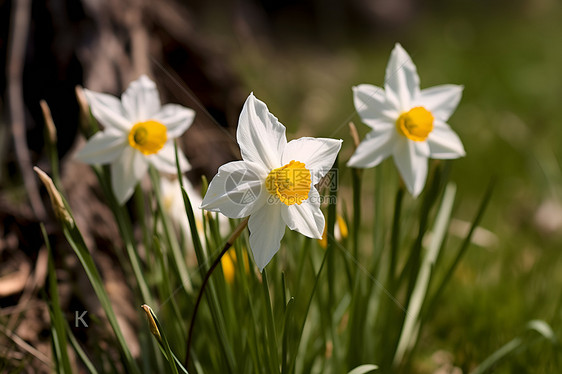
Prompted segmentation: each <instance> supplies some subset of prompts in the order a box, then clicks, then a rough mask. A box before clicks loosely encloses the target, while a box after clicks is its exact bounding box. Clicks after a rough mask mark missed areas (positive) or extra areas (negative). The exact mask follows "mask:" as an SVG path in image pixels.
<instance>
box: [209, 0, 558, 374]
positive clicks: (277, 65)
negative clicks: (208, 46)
mask: <svg viewBox="0 0 562 374" xmlns="http://www.w3.org/2000/svg"><path fill="white" fill-rule="evenodd" d="M355 3H357V2H355ZM365 3H368V2H365ZM397 4H398V5H392V2H384V1H375V2H372V3H370V5H372V7H373V8H376V7H377V6H378V7H379V8H380V9H379V10H381V9H382V15H381V14H380V13H381V12H379V13H376V12H374V15H373V14H370V13H368V12H366V13H365V14H363V17H359V18H353V17H357V13H361V9H367V8H354V9H355V11H356V14H355V15H352V16H350V15H349V12H346V10H348V8H347V7H345V6H341V8H340V9H339V10H338V9H336V10H335V12H334V11H333V10H332V11H330V12H329V11H327V10H326V9H324V10H323V11H324V13H322V9H323V8H322V7H323V6H330V4H328V3H325V4H322V3H321V2H320V4H316V3H314V2H313V5H318V6H317V7H316V8H315V7H312V9H310V8H306V7H303V6H302V3H301V2H297V1H294V2H287V3H286V4H284V5H282V6H281V5H280V4H277V8H274V12H273V13H272V14H273V15H272V14H270V13H267V12H268V11H270V10H271V9H270V8H267V6H266V5H269V6H270V7H271V6H273V7H274V6H275V2H264V3H263V4H262V6H263V7H258V9H260V11H262V12H266V13H265V14H266V17H262V18H261V19H262V20H265V21H264V22H262V23H260V24H258V25H257V26H256V25H255V24H244V23H242V24H241V23H240V19H241V18H245V17H235V16H233V15H232V13H231V12H230V11H229V9H228V8H221V7H216V8H213V7H207V8H206V9H204V10H201V12H200V18H199V27H200V28H201V30H203V32H204V33H208V34H209V35H212V36H213V37H214V38H216V40H218V41H219V44H218V45H217V48H224V49H225V50H227V51H228V53H229V54H230V56H231V57H232V64H233V66H234V67H235V70H236V71H237V72H238V73H239V74H240V75H241V76H242V77H243V83H244V85H245V86H246V87H247V88H248V92H249V91H253V92H254V94H255V95H256V96H257V97H258V98H260V99H261V100H263V101H265V102H266V103H267V104H268V106H269V109H270V110H271V111H272V113H274V114H275V115H276V116H277V117H278V118H279V119H280V121H281V122H282V123H283V124H285V125H286V126H287V127H288V132H289V134H288V138H289V139H291V138H295V137H300V136H325V137H339V138H342V139H344V146H343V148H342V152H341V156H340V163H344V162H345V161H347V159H348V158H349V156H350V155H351V153H352V151H353V147H352V141H351V137H350V135H349V132H348V127H347V123H348V122H349V121H350V120H352V121H354V122H355V124H356V125H357V127H358V128H359V131H360V134H361V135H364V134H365V133H366V132H367V127H366V126H365V125H363V124H361V122H360V119H359V117H358V116H357V115H356V114H355V110H354V107H353V102H352V92H351V87H352V86H353V85H357V84H360V83H370V84H374V85H377V86H382V85H383V80H384V72H385V66H386V62H387V60H388V57H389V54H390V51H391V49H392V48H393V46H394V43H396V42H400V43H401V44H402V45H403V46H404V48H405V49H406V50H407V51H408V52H409V53H410V55H411V57H412V59H413V60H414V63H415V64H416V66H417V68H418V73H419V75H420V78H421V87H422V89H423V88H426V87H431V86H434V85H439V84H446V83H454V84H462V85H464V86H465V90H464V95H463V99H462V101H461V103H460V105H459V107H458V109H457V111H456V112H455V114H454V115H453V116H452V117H451V119H450V121H449V124H450V125H451V126H452V128H453V129H454V130H455V131H456V132H457V133H458V134H459V136H460V137H461V139H462V140H463V142H464V145H465V148H466V151H467V156H466V157H465V158H463V159H460V160H456V161H454V162H453V170H452V174H451V180H452V181H454V182H455V183H456V184H457V185H458V196H457V209H456V212H455V217H456V219H457V220H459V221H470V220H471V219H472V217H473V216H474V214H475V211H476V208H477V205H478V201H479V199H480V198H481V196H482V195H483V193H484V190H485V188H486V186H487V184H488V183H489V181H490V180H491V179H492V178H495V179H496V188H495V191H494V194H493V198H492V201H491V204H490V206H489V208H488V210H487V212H486V215H485V217H484V220H483V223H482V227H483V228H485V229H487V230H489V231H491V232H492V233H493V235H486V233H483V234H482V235H477V238H479V239H481V240H483V241H484V243H483V244H484V245H473V246H472V247H471V248H470V249H469V251H468V253H467V255H466V257H465V258H464V259H463V261H462V264H461V265H460V267H459V269H458V270H457V271H456V273H455V276H454V278H453V281H452V283H451V284H450V285H449V287H448V288H447V290H446V292H445V295H444V297H443V298H442V305H441V307H440V308H439V311H438V313H437V314H436V315H435V316H434V319H433V320H432V321H431V322H430V324H429V328H427V329H426V330H425V331H424V334H423V336H422V339H421V343H420V347H419V348H420V352H421V353H422V354H421V355H420V356H421V357H422V359H421V361H420V362H419V367H418V370H419V371H420V372H427V371H432V370H434V369H435V365H436V364H435V361H436V360H437V361H439V358H436V356H434V357H433V358H432V355H433V354H434V352H436V351H439V350H444V351H447V352H450V353H451V354H452V361H453V363H454V365H456V366H459V367H461V368H462V369H463V371H465V372H467V371H468V370H470V369H471V368H473V367H474V365H475V364H477V363H480V362H482V361H483V360H484V359H485V358H486V357H487V356H488V355H489V354H491V353H492V352H494V351H495V350H496V349H498V348H500V347H501V346H502V345H503V344H505V343H506V342H508V341H509V340H511V339H512V338H514V337H516V336H518V335H520V334H522V333H523V332H524V330H525V324H526V323H527V322H528V321H530V320H532V319H543V320H545V321H547V322H548V323H550V324H551V325H552V326H553V328H554V329H555V331H556V333H557V335H558V337H559V338H560V336H561V334H560V331H561V330H560V326H561V323H560V317H561V309H560V300H561V293H562V292H561V290H562V287H561V286H562V271H561V269H562V253H561V252H560V250H561V248H562V205H561V192H562V191H561V186H562V175H561V167H560V162H561V161H560V160H561V157H562V155H561V145H562V130H561V129H562V118H561V116H560V108H561V105H562V22H561V21H562V4H561V3H560V2H558V1H554V0H539V1H532V0H528V1H432V2H423V4H422V3H421V2H420V3H419V4H418V3H416V2H407V1H402V2H398V3H397ZM309 5H310V4H309ZM340 5H341V4H340ZM356 5H357V4H356ZM364 5H365V4H364ZM397 7H398V10H396V9H394V8H397ZM400 7H401V8H400ZM358 9H359V10H358ZM338 11H341V12H342V13H341V14H340V13H338ZM385 11H388V12H387V13H384V12H385ZM326 13H329V14H326ZM319 14H320V15H319ZM369 16H372V17H371V18H369ZM233 17H234V20H233ZM390 162H391V161H390ZM385 163H386V164H388V163H389V161H386V162H385ZM372 173H373V171H372V170H371V171H367V172H366V174H365V175H366V177H365V178H366V179H368V180H370V179H372V178H371V177H370V176H372V175H373V174H372ZM342 175H343V176H344V177H343V178H342V184H343V185H342V191H344V196H345V191H347V189H348V187H349V183H350V182H349V174H345V171H342ZM389 183H392V184H395V183H396V175H394V178H393V179H392V180H389ZM370 185H371V184H370V183H369V182H366V183H365V186H364V196H365V197H364V198H365V199H366V200H369V199H371V197H370V196H372V191H371V190H370V188H371V187H370ZM349 202H350V201H349ZM410 203H412V202H410ZM366 206H371V205H369V204H366ZM364 214H365V216H366V217H367V218H370V216H369V213H368V209H367V210H366V213H364ZM457 223H458V222H457ZM457 227H461V231H462V223H461V224H458V225H457ZM365 230H366V229H365ZM452 236H453V237H454V233H452ZM531 335H532V334H531ZM524 336H526V335H524ZM559 355H560V352H559V351H558V352H556V351H554V350H553V349H552V348H551V347H550V346H549V344H548V343H544V344H542V343H540V344H538V345H536V346H534V347H533V348H531V349H530V350H524V351H518V352H517V353H516V355H514V356H510V357H509V358H508V359H507V360H506V361H505V362H503V364H502V365H500V366H499V367H498V368H497V372H506V373H513V372H518V373H523V372H533V373H536V372H544V373H548V372H557V371H558V370H560V369H561V366H559V365H560V362H559V359H558V358H557V357H558V356H559Z"/></svg>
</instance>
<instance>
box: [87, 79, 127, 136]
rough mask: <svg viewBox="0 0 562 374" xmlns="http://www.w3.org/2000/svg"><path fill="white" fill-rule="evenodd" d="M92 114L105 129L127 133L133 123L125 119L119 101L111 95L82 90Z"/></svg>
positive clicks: (125, 115) (125, 116)
mask: <svg viewBox="0 0 562 374" xmlns="http://www.w3.org/2000/svg"><path fill="white" fill-rule="evenodd" d="M84 94H85V95H86V100H88V104H90V109H91V111H92V114H93V116H94V118H95V119H96V120H98V122H99V123H101V124H102V125H103V126H104V127H105V128H106V129H115V130H120V131H122V132H126V133H129V130H130V129H131V127H133V123H132V122H131V121H130V120H129V118H127V114H126V113H125V111H124V110H123V106H122V105H121V101H119V99H118V98H116V97H115V96H112V95H108V94H104V93H98V92H93V91H90V90H87V89H84Z"/></svg>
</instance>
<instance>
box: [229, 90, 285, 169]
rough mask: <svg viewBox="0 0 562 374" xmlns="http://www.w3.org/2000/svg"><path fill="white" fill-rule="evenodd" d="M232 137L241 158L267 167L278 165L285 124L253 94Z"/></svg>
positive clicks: (273, 167) (283, 145) (281, 151)
mask: <svg viewBox="0 0 562 374" xmlns="http://www.w3.org/2000/svg"><path fill="white" fill-rule="evenodd" d="M236 139H237V140H238V144H239V145H240V152H241V153H242V158H243V159H244V160H245V161H251V162H258V163H260V164H263V165H265V166H266V168H267V169H269V170H271V169H275V168H278V167H280V166H281V154H282V153H283V149H284V148H285V145H286V144H287V137H286V136H285V126H283V125H282V124H281V123H280V122H279V121H278V120H277V118H276V117H275V116H274V115H273V114H271V113H269V110H268V109H267V106H266V105H265V103H264V102H262V101H260V100H258V99H256V97H255V96H254V95H253V94H250V96H248V99H247V100H246V102H245V103H244V107H243V108H242V112H241V113H240V119H239V121H238V130H237V132H236Z"/></svg>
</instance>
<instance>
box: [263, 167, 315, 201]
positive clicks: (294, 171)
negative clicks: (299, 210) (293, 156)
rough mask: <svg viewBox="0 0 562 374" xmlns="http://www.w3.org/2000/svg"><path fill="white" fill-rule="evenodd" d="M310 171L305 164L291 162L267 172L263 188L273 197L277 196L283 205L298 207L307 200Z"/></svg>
mask: <svg viewBox="0 0 562 374" xmlns="http://www.w3.org/2000/svg"><path fill="white" fill-rule="evenodd" d="M311 183H312V182H311V178H310V171H309V170H308V169H307V168H306V166H305V164H303V163H302V162H299V161H295V160H293V161H291V162H289V163H288V164H287V165H285V166H282V167H280V168H277V169H273V170H271V171H270V172H269V175H268V176H267V178H266V179H265V188H266V189H267V191H268V192H269V193H270V194H272V195H273V196H278V197H279V200H281V201H282V202H283V203H284V204H285V205H293V204H297V205H300V204H301V203H302V202H303V200H306V199H308V193H309V192H310V184H311Z"/></svg>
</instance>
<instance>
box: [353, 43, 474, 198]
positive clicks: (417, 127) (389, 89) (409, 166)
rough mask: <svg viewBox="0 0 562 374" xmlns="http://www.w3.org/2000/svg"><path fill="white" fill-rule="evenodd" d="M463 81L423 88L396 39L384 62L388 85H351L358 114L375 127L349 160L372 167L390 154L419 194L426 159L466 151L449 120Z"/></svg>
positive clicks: (410, 189) (453, 156) (409, 189)
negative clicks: (455, 83)
mask: <svg viewBox="0 0 562 374" xmlns="http://www.w3.org/2000/svg"><path fill="white" fill-rule="evenodd" d="M462 90H463V87H462V86H458V85H452V84H447V85H441V86H435V87H431V88H427V89H424V90H420V78H419V76H418V73H417V71H416V66H415V65H414V63H413V62H412V59H411V58H410V56H409V55H408V53H407V52H406V51H405V50H404V48H402V46H401V45H400V44H396V46H395V47H394V49H393V50H392V53H391V55H390V60H389V61H388V65H387V67H386V76H385V84H384V89H383V88H380V87H376V86H372V85H370V84H362V85H359V86H357V87H353V100H354V103H355V108H356V110H357V112H358V113H359V116H360V117H361V119H362V120H363V122H364V123H365V124H367V125H368V126H369V127H371V128H372V131H371V132H370V133H368V134H367V136H366V137H365V139H364V140H363V141H362V142H361V144H359V147H357V150H356V151H355V153H354V154H353V156H352V157H351V159H350V160H349V162H348V163H347V166H350V167H356V168H368V167H373V166H376V165H378V164H379V163H380V162H381V161H382V160H384V159H385V158H387V157H388V156H390V155H392V156H393V157H394V162H395V163H396V166H397V167H398V171H399V172H400V175H401V176H402V179H403V180H404V183H405V184H406V187H407V188H408V191H410V193H411V194H412V195H413V196H414V197H417V196H418V195H419V194H420V192H421V191H422V190H423V187H424V185H425V181H426V179H427V159H428V158H435V159H452V158H458V157H462V156H464V155H465V152H464V147H463V145H462V143H461V141H460V139H459V137H458V136H457V134H455V133H454V132H453V130H451V128H450V127H449V125H448V124H447V120H448V119H449V117H450V116H451V114H452V113H453V111H454V110H455V108H456V107H457V105H458V103H459V101H460V99H461V95H462Z"/></svg>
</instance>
